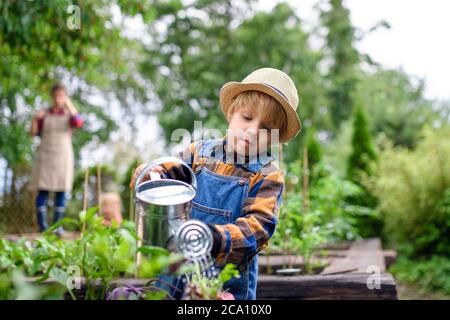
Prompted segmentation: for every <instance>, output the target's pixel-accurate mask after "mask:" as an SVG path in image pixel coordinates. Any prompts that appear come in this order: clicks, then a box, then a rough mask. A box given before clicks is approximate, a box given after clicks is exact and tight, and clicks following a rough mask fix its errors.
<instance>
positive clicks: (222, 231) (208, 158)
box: [164, 138, 284, 266]
mask: <svg viewBox="0 0 450 320" xmlns="http://www.w3.org/2000/svg"><path fill="white" fill-rule="evenodd" d="M201 144H202V143H201V141H200V142H197V143H192V144H191V145H190V148H189V150H186V151H185V152H182V153H180V154H179V158H181V159H182V160H184V161H185V162H186V163H188V164H192V170H194V171H195V170H196V168H197V167H199V166H205V167H206V168H207V169H209V170H210V171H212V172H214V173H216V174H220V175H226V176H237V177H245V178H246V179H248V181H249V187H248V190H249V191H248V196H247V198H245V199H244V202H243V208H242V213H243V215H242V216H241V217H239V218H238V219H237V220H236V221H234V222H233V223H229V224H225V225H214V226H213V227H214V228H215V230H217V232H218V234H219V239H220V243H219V250H218V254H217V256H216V263H217V265H219V266H223V265H225V264H226V263H229V262H231V263H235V264H239V263H242V262H244V260H245V259H250V258H252V257H253V256H254V255H256V254H257V253H258V252H259V251H260V250H262V249H264V248H265V247H266V246H267V244H268V241H269V239H270V238H271V237H272V235H273V233H274V231H275V226H276V224H277V220H278V214H279V211H280V205H281V197H282V192H283V187H284V179H283V174H282V173H281V171H280V169H279V167H278V166H277V165H276V164H275V163H274V161H273V158H272V157H264V158H262V159H260V160H259V165H258V164H251V163H247V164H236V163H227V162H230V161H227V155H226V153H225V152H220V155H223V157H217V156H216V155H215V150H213V151H212V153H211V154H200V150H201ZM225 144H226V139H225V138H224V139H221V140H219V143H218V144H217V147H223V148H224V147H225ZM224 150H225V148H224V149H223V150H222V151H224ZM229 158H230V157H229ZM164 167H165V169H166V170H167V173H168V175H169V176H177V175H178V176H179V174H180V171H179V169H180V167H179V165H177V164H172V163H171V164H166V165H165V166H164ZM198 192H215V190H198ZM217 196H220V194H218V195H217Z"/></svg>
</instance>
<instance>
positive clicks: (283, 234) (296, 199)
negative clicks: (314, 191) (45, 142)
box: [273, 194, 329, 273]
mask: <svg viewBox="0 0 450 320" xmlns="http://www.w3.org/2000/svg"><path fill="white" fill-rule="evenodd" d="M301 208H302V199H301V197H300V196H299V195H296V194H289V195H287V201H285V203H284V204H283V207H282V208H281V212H280V222H279V223H278V226H277V232H275V235H274V238H273V244H274V245H275V246H277V247H279V248H281V249H282V251H283V252H284V253H285V254H288V253H293V252H298V253H299V254H300V255H302V257H303V263H304V270H303V271H304V272H305V273H311V272H312V271H313V270H312V269H313V266H312V260H311V259H312V256H313V252H314V249H315V248H317V247H318V246H319V245H321V244H323V243H325V242H327V240H328V235H329V233H328V230H327V229H326V226H325V224H324V223H323V219H322V218H323V217H322V215H321V213H320V212H319V211H316V210H311V211H309V212H301ZM287 265H288V266H289V267H293V265H292V262H288V263H287Z"/></svg>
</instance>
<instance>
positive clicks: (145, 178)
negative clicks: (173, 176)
mask: <svg viewBox="0 0 450 320" xmlns="http://www.w3.org/2000/svg"><path fill="white" fill-rule="evenodd" d="M146 165H147V163H143V164H141V165H140V166H139V167H137V169H136V170H135V171H134V173H133V176H132V177H131V182H130V189H131V190H134V184H135V183H136V179H137V177H138V176H139V175H140V174H141V172H142V170H144V168H145V166H146ZM150 171H152V172H157V173H159V174H162V173H164V168H163V167H161V166H154V167H153V168H152V169H151V170H150ZM150 171H149V172H147V173H146V174H145V175H144V176H143V177H142V179H141V183H142V182H144V181H148V180H151V178H150Z"/></svg>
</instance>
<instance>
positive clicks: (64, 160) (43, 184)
mask: <svg viewBox="0 0 450 320" xmlns="http://www.w3.org/2000/svg"><path fill="white" fill-rule="evenodd" d="M69 121H70V116H69V115H52V114H47V115H46V116H45V118H44V127H43V130H42V133H41V143H40V145H39V147H38V149H37V157H36V161H35V163H34V167H33V178H32V187H33V189H34V190H47V191H66V192H70V191H71V190H72V183H73V170H74V159H73V148H72V129H71V128H70V125H69Z"/></svg>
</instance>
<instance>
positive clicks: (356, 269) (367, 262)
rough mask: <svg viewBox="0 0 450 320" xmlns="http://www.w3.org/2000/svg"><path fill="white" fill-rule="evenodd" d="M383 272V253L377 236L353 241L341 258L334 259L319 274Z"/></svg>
mask: <svg viewBox="0 0 450 320" xmlns="http://www.w3.org/2000/svg"><path fill="white" fill-rule="evenodd" d="M369 270H376V271H377V272H380V273H382V272H385V271H386V265H385V263H384V255H383V251H382V249H381V241H380V239H378V238H373V239H364V240H359V241H355V242H354V243H353V244H352V246H351V247H350V249H349V250H348V252H347V256H346V257H345V258H342V259H335V260H333V261H332V262H331V264H330V265H329V266H328V267H326V268H325V269H324V270H323V272H322V273H321V274H323V275H331V274H339V273H349V272H352V273H366V272H371V271H369Z"/></svg>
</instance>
